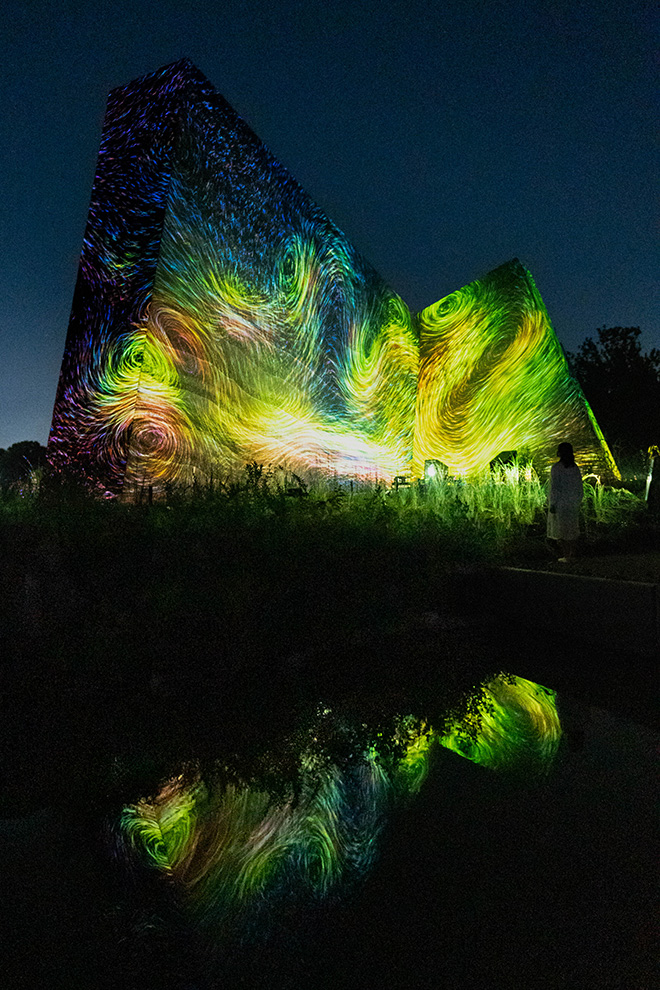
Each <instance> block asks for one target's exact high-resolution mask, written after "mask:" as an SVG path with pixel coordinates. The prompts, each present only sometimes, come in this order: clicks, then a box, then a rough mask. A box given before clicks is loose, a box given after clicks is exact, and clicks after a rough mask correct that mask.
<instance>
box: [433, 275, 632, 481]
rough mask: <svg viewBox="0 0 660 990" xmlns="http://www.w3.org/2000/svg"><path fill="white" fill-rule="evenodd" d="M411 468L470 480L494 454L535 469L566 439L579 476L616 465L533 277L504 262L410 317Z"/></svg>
mask: <svg viewBox="0 0 660 990" xmlns="http://www.w3.org/2000/svg"><path fill="white" fill-rule="evenodd" d="M417 320H418V324H419V332H420V344H419V346H420V367H419V385H418V390H417V414H416V423H415V464H416V470H417V471H418V472H420V471H421V470H422V469H423V466H424V461H425V460H427V459H436V460H439V461H441V462H442V463H443V464H445V465H447V467H448V468H449V471H450V473H452V474H456V475H469V474H474V473H476V472H478V471H480V470H482V469H483V468H486V467H488V464H489V462H490V461H491V460H493V459H494V458H495V457H496V456H497V455H498V454H500V453H502V452H503V451H511V450H518V451H520V452H523V451H524V452H526V453H528V454H530V455H531V454H535V455H537V457H539V458H540V459H541V461H542V462H543V466H544V467H548V466H549V464H550V462H551V461H553V460H554V459H555V457H556V449H557V445H558V443H560V442H561V441H562V439H564V438H566V437H570V438H571V443H572V444H573V448H574V450H575V456H576V458H577V459H578V460H579V462H580V464H581V465H582V466H583V468H584V470H586V471H596V472H597V473H599V474H601V475H604V476H607V477H611V476H613V475H614V476H615V477H619V474H618V470H617V467H616V465H615V463H614V460H613V459H612V455H611V454H610V451H609V449H608V447H607V444H606V443H605V440H604V438H603V435H602V433H601V431H600V429H599V428H598V425H597V423H596V421H595V419H594V416H593V413H592V412H591V409H590V408H589V405H588V403H587V402H586V400H585V398H584V395H583V394H582V392H581V390H580V387H579V385H578V383H577V382H576V381H575V380H574V379H573V378H571V376H570V373H569V369H568V365H567V363H566V358H565V357H564V354H563V352H562V349H561V346H560V344H559V341H558V340H557V338H556V337H555V335H554V333H553V331H552V328H551V325H550V321H549V319H548V314H547V312H546V309H545V306H544V305H543V301H542V300H541V297H540V295H539V293H538V291H537V289H536V286H535V284H534V280H533V279H532V276H531V275H530V274H529V272H528V271H526V270H525V269H524V268H523V266H522V265H521V264H520V263H519V262H518V261H517V260H514V261H511V262H509V263H508V264H506V265H502V266H501V267H500V268H496V269H495V271H492V272H490V273H489V274H488V275H486V276H485V278H483V279H480V280H479V281H477V282H472V283H471V284H470V285H467V286H465V288H463V289H459V290H458V291H457V292H454V293H452V294H451V295H450V296H447V297H446V298H444V299H441V300H440V301H439V302H437V303H435V304H434V305H433V306H429V308H428V309H425V310H424V311H423V312H422V313H420V314H419V316H418V317H417Z"/></svg>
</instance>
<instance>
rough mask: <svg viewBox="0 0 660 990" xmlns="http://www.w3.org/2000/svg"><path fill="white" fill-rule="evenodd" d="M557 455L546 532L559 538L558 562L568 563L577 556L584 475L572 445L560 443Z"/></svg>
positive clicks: (551, 472)
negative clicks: (581, 472) (559, 555)
mask: <svg viewBox="0 0 660 990" xmlns="http://www.w3.org/2000/svg"><path fill="white" fill-rule="evenodd" d="M557 457H558V458H559V460H558V461H557V463H556V464H553V465H552V468H551V470H550V488H549V491H548V528H547V533H548V538H549V539H551V540H557V541H558V543H559V546H560V548H561V552H562V556H561V557H559V563H560V564H565V563H566V562H567V561H568V560H570V559H571V558H572V557H574V556H575V550H576V546H577V540H578V537H579V535H580V522H579V520H580V504H581V502H582V496H583V494H584V492H583V487H582V475H581V474H580V469H579V467H578V466H577V464H576V463H575V457H574V456H573V447H572V446H571V444H570V443H560V444H559V447H558V448H557Z"/></svg>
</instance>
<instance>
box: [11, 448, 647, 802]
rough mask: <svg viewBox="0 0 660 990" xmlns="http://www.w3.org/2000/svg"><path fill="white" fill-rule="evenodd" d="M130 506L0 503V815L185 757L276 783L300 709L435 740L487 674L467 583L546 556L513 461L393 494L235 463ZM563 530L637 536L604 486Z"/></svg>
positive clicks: (146, 774)
mask: <svg viewBox="0 0 660 990" xmlns="http://www.w3.org/2000/svg"><path fill="white" fill-rule="evenodd" d="M135 494H136V497H135V499H134V500H133V501H132V502H130V503H129V502H122V503H120V502H99V501H95V500H92V499H90V498H88V497H86V496H85V494H84V493H83V492H81V491H80V490H78V489H75V488H69V487H66V486H61V485H59V486H57V485H54V484H53V482H52V481H50V480H49V479H43V478H42V479H39V478H33V479H31V481H30V483H29V484H28V485H26V486H24V488H23V489H22V490H15V489H14V490H10V491H5V492H4V493H3V495H2V498H1V499H0V552H1V553H2V559H3V560H4V561H6V562H7V563H6V566H5V567H4V568H3V571H2V576H1V578H0V582H1V584H0V602H1V604H0V608H1V609H2V612H1V621H0V628H1V629H2V633H3V639H4V646H5V650H4V654H5V657H6V664H5V668H4V680H3V684H2V692H3V702H4V706H3V707H4V710H5V711H6V712H8V716H7V718H6V719H5V720H4V722H3V726H2V730H1V732H2V735H3V739H2V743H3V749H4V751H5V752H7V753H9V754H10V757H9V760H8V762H7V766H6V770H5V776H6V781H5V787H4V789H3V791H2V794H0V808H3V807H4V809H5V813H9V811H8V809H11V808H15V807H19V806H21V803H22V806H24V807H28V806H35V805H36V806H38V805H39V804H43V803H49V802H58V801H60V802H61V801H65V802H67V801H74V802H76V801H79V802H81V803H83V804H89V802H90V800H91V801H92V803H93V802H97V803H101V804H103V803H104V802H105V803H107V802H112V801H115V800H116V798H117V794H118V793H119V792H121V793H122V798H123V799H130V798H131V797H132V796H136V797H139V796H141V795H143V794H145V793H149V792H150V790H151V789H153V788H154V787H155V786H156V785H157V783H158V781H159V780H160V779H162V777H163V776H164V775H166V774H167V773H169V772H171V770H172V768H174V767H175V766H176V767H178V766H180V764H181V761H182V760H186V759H188V760H191V761H198V762H199V761H201V762H202V763H206V764H208V765H211V764H213V765H214V766H215V765H217V764H218V762H219V763H221V764H222V765H223V766H224V767H225V770H226V772H227V773H228V774H231V773H234V774H236V775H238V776H240V777H242V778H243V779H260V780H262V781H263V780H264V779H265V778H270V779H269V781H268V783H269V784H272V785H273V786H275V785H276V780H277V779H281V778H283V777H287V775H288V776H291V775H292V774H295V767H294V766H293V761H294V758H293V755H292V754H293V749H292V744H291V738H292V737H293V736H295V733H296V732H297V731H298V729H299V728H300V727H303V726H305V725H306V724H308V723H309V721H310V720H311V719H313V718H314V717H315V713H316V711H317V709H318V704H319V702H320V701H322V702H323V703H324V704H328V705H329V706H331V707H332V709H333V711H336V712H338V713H343V715H341V717H343V718H344V721H346V722H351V723H354V724H356V725H359V726H362V729H361V730H360V732H361V738H360V740H353V742H352V744H351V745H353V746H357V745H358V743H359V745H360V746H362V745H370V744H376V745H381V746H382V745H384V743H383V742H382V740H383V739H388V738H392V737H393V735H394V732H393V726H394V725H395V723H396V720H397V719H398V718H400V717H401V716H402V715H404V716H405V715H408V714H409V713H410V712H414V713H415V714H416V715H417V716H418V717H419V718H420V719H426V720H427V721H429V722H431V724H433V725H434V726H436V727H440V726H441V725H442V723H443V719H446V718H449V717H450V713H453V715H454V716H455V715H456V713H458V714H459V715H460V714H461V713H464V714H466V713H469V712H470V711H471V710H472V709H473V707H474V699H475V697H478V692H479V687H480V685H481V684H482V683H483V682H484V681H485V680H487V679H489V678H490V677H491V676H492V675H493V674H495V673H497V672H498V670H499V669H500V668H499V665H498V662H497V660H496V659H494V658H493V654H492V652H490V653H489V651H488V650H487V649H484V648H483V646H479V645H478V644H476V643H475V642H474V641H472V640H471V638H470V635H469V633H468V632H467V631H466V626H468V625H469V622H473V621H474V618H475V616H476V617H477V619H478V617H479V609H480V598H479V585H478V579H477V578H475V575H476V574H478V572H479V571H481V570H483V569H484V568H487V567H489V566H490V565H493V564H498V563H503V562H511V561H514V562H520V561H521V560H525V559H527V558H526V555H527V557H529V556H532V557H533V555H534V554H537V553H547V552H546V551H545V549H544V530H545V491H544V487H543V485H542V484H541V483H540V481H539V479H538V477H537V476H536V475H535V473H534V471H533V469H532V468H531V467H530V466H528V465H524V464H520V463H514V464H512V465H502V466H500V467H498V468H496V469H495V470H494V471H492V472H490V473H488V474H487V475H484V476H483V477H482V478H481V479H478V480H477V481H471V482H467V481H464V480H460V479H450V478H440V479H438V480H437V481H434V482H433V483H432V484H431V483H427V484H426V485H423V484H416V485H411V486H401V487H399V488H398V490H388V489H386V488H384V487H383V486H381V485H378V484H363V483H360V482H359V481H357V480H354V481H353V482H350V481H344V482H340V481H338V480H336V479H333V480H330V481H327V482H325V483H324V484H319V485H317V486H314V487H309V488H308V487H307V486H306V485H305V483H304V482H303V481H302V480H301V479H299V478H296V477H295V476H292V475H287V474H286V472H283V471H278V470H269V469H264V468H262V467H260V466H259V465H250V466H248V468H247V469H246V472H245V475H244V477H243V478H241V479H239V480H236V481H232V482H230V481H225V482H217V481H216V482H215V483H214V484H212V485H208V486H205V487H201V486H193V487H191V488H189V489H187V490H174V489H172V490H169V491H167V492H166V493H165V495H164V497H163V498H162V499H160V500H158V501H154V502H153V504H150V501H149V492H148V490H147V489H145V490H142V491H138V492H137V493H135ZM584 522H585V529H586V530H587V537H588V539H589V540H591V541H592V542H594V543H595V544H598V541H601V543H603V542H604V543H607V541H610V542H612V544H613V545H615V546H617V547H620V546H621V545H622V542H625V541H628V542H629V543H630V542H631V541H632V542H634V540H635V539H641V537H640V536H639V534H640V533H641V534H643V539H646V540H648V539H649V538H650V537H649V534H651V537H653V538H654V539H657V529H653V527H652V526H650V524H649V523H648V520H647V518H646V515H645V513H644V505H643V503H642V502H641V501H640V499H639V498H638V497H637V496H635V495H632V494H631V493H630V492H628V491H626V490H625V489H604V488H600V487H599V486H594V487H590V486H588V487H587V489H586V498H585V508H584ZM456 617H459V619H460V618H461V617H462V620H463V623H464V625H463V627H461V628H459V630H458V631H452V628H453V627H452V621H453V620H454V619H455V618H456ZM459 626H460V622H459ZM378 740H380V742H378ZM345 746H346V735H345V733H344V734H341V733H338V734H337V736H336V738H330V739H328V740H327V749H328V753H329V756H330V758H333V759H336V760H341V759H345V758H347V754H346V753H345V752H344V751H343V748H345ZM342 747H343V748H342ZM294 748H295V747H294ZM349 748H350V747H349ZM267 754H270V755H267Z"/></svg>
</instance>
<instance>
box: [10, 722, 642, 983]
mask: <svg viewBox="0 0 660 990" xmlns="http://www.w3.org/2000/svg"><path fill="white" fill-rule="evenodd" d="M572 719H573V723H574V724H579V725H580V726H581V727H583V728H584V745H583V747H582V748H581V749H578V750H575V751H569V749H568V747H566V749H565V750H564V752H563V755H562V758H561V760H560V763H559V765H558V767H557V769H556V771H555V772H554V774H553V775H552V776H551V778H550V779H549V780H547V781H545V782H541V783H536V784H535V783H534V782H533V781H527V782H524V781H523V782H521V781H518V782H515V781H512V780H507V779H506V778H503V777H501V776H498V775H496V774H495V773H493V772H492V771H488V770H485V769H483V768H480V767H478V766H474V765H473V764H470V763H468V762H467V761H465V760H462V759H461V758H460V757H458V756H456V755H455V754H453V753H449V752H447V751H444V750H441V751H439V752H438V753H437V754H436V758H435V763H434V767H433V769H432V772H431V775H430V777H429V779H428V780H427V782H426V784H425V786H424V788H423V789H422V792H421V794H420V795H419V796H418V797H417V798H416V799H414V801H413V803H412V804H411V805H410V806H409V807H408V808H407V809H406V810H404V811H402V812H400V813H399V814H398V815H397V817H396V819H395V820H393V822H392V824H391V827H390V829H389V832H388V833H387V836H386V841H385V844H384V851H383V855H382V857H381V860H380V862H379V864H378V866H377V867H376V869H375V870H374V871H373V873H372V874H371V876H370V877H369V879H368V881H367V883H366V884H365V885H364V887H363V888H362V890H361V891H360V892H359V893H358V894H357V895H355V896H354V897H353V898H352V900H351V901H350V902H349V903H346V904H343V905H340V906H338V907H335V908H333V909H332V910H328V911H327V912H326V913H324V914H320V915H317V916H314V917H313V918H311V917H310V918H309V919H308V926H307V927H306V928H305V927H304V926H305V924H306V923H305V922H304V921H303V922H302V923H301V922H300V920H298V922H296V927H295V931H291V932H290V933H289V934H288V936H284V937H283V939H281V940H280V941H278V942H276V943H275V944H272V945H270V946H269V947H266V948H263V947H262V948H256V949H253V950H251V951H245V952H243V953H242V954H241V953H238V954H234V955H233V957H232V958H231V959H230V960H229V962H227V963H226V964H223V963H221V964H220V966H219V969H218V971H217V973H216V975H215V976H214V977H210V976H209V975H208V973H206V972H205V966H204V963H203V960H204V950H203V949H202V947H201V946H200V945H199V944H197V943H196V942H195V935H194V933H192V932H189V933H188V934H182V928H181V925H180V924H179V923H178V919H176V918H173V917H172V918H169V919H168V916H167V912H168V906H167V905H168V899H167V897H165V896H163V891H162V890H160V889H157V887H158V885H154V887H153V889H149V890H146V891H145V890H143V891H142V892H137V893H136V894H135V897H134V899H133V903H132V904H131V900H130V899H128V900H127V899H126V897H125V894H124V893H123V892H122V891H121V890H120V888H119V880H118V877H117V875H116V871H115V868H114V867H113V865H112V863H111V862H110V860H109V858H108V855H107V851H106V850H105V848H104V847H103V845H102V843H101V841H100V837H99V835H98V832H95V828H94V823H93V820H92V819H91V818H90V819H89V820H87V821H85V820H84V819H81V818H78V819H77V820H72V819H70V818H67V816H66V815H65V814H63V813H62V811H59V812H57V813H56V812H54V811H52V810H49V809H44V810H43V811H42V812H39V813H36V814H34V815H32V816H31V817H29V818H24V819H22V820H13V821H5V822H4V823H3V825H2V828H1V834H2V841H3V847H4V853H5V855H4V861H5V880H6V881H8V884H7V887H6V889H5V893H4V895H3V899H2V904H3V912H4V933H3V939H2V941H3V946H4V948H3V969H4V976H3V980H2V985H3V986H4V987H7V988H8V990H9V988H13V987H26V988H27V987H30V988H35V987H44V988H51V987H52V988H59V987H62V988H64V987H66V988H68V990H74V988H90V990H91V988H97V987H98V988H116V990H123V988H127V990H128V988H132V987H136V988H137V987H141V988H151V987H154V988H155V987H159V988H172V990H174V988H176V990H184V988H188V990H193V988H199V990H206V988H209V987H255V988H266V987H268V988H284V987H287V988H294V987H302V986H305V987H309V988H317V987H318V988H324V987H333V988H347V990H348V988H356V990H358V988H374V990H376V988H382V987H387V988H398V987H401V988H403V987H409V986H415V987H420V988H427V987H428V988H441V987H445V986H446V987H450V986H451V987H457V988H459V987H460V988H463V987H464V988H472V987H475V988H477V987H479V988H500V987H501V988H503V990H508V988H532V987H533V988H544V990H545V988H558V990H559V988H564V987H581V988H594V990H596V988H597V990H606V988H626V990H633V988H634V990H646V988H650V987H652V986H653V985H654V983H653V978H652V975H651V974H652V960H653V935H652V933H653V930H654V929H653V922H652V898H653V890H654V889H655V884H654V876H655V869H654V858H653V855H652V849H653V846H652V831H653V828H652V819H653V810H652V806H653V803H654V801H653V788H652V786H650V781H651V780H652V777H651V771H652V765H653V760H654V752H653V751H654V746H655V744H656V742H657V739H656V737H655V735H654V733H653V732H652V731H651V730H650V729H648V728H645V727H643V726H640V725H637V724H634V723H632V722H630V721H627V720H625V719H623V718H620V717H616V716H613V715H611V714H609V713H607V712H606V711H603V710H601V709H598V708H593V707H592V708H587V707H580V706H578V707H577V708H574V709H573V712H572ZM577 738H578V740H579V737H577ZM141 898H152V899H154V900H153V901H152V903H151V905H150V907H151V908H152V909H153V905H154V903H157V902H158V900H159V899H162V913H161V921H162V923H161V924H159V926H157V927H154V928H153V930H151V931H149V930H144V929H141V928H140V920H139V919H140V900H141ZM120 905H121V910H123V911H124V912H125V911H127V910H129V911H130V910H131V909H132V910H134V924H133V926H132V929H131V926H130V925H126V923H125V922H126V919H125V918H124V919H122V920H119V919H118V918H117V912H118V911H119V909H120ZM168 926H169V928H168ZM285 927H286V926H285ZM129 931H130V934H128V935H127V932H129ZM168 931H169V934H168ZM118 933H122V934H121V936H120V937H118ZM10 974H11V975H10Z"/></svg>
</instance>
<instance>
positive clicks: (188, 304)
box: [49, 60, 615, 495]
mask: <svg viewBox="0 0 660 990" xmlns="http://www.w3.org/2000/svg"><path fill="white" fill-rule="evenodd" d="M565 438H570V439H571V440H572V442H573V445H574V447H575V449H576V453H577V454H578V457H581V459H582V462H585V466H587V467H588V469H589V470H597V471H598V473H600V474H611V473H613V471H614V470H615V468H614V466H613V462H612V461H611V458H610V457H609V452H608V451H607V448H606V446H605V444H604V441H603V438H602V435H601V434H600V432H599V431H598V428H597V426H596V425H595V422H594V421H593V417H592V416H591V414H590V411H589V409H588V406H587V404H586V402H585V400H584V397H583V396H582V395H581V393H580V391H579V388H578V387H577V385H576V383H575V382H574V381H572V379H571V378H570V375H569V374H568V369H567V367H566V363H565V361H564V359H563V356H562V353H561V349H560V347H559V344H558V343H557V341H556V338H555V337H554V334H553V333H552V330H551V328H550V325H549V322H548V319H547V315H546V313H545V309H544V307H543V304H542V302H541V300H540V297H539V295H538V293H537V292H536V289H535V287H534V284H533V282H532V280H531V277H530V276H529V275H528V273H527V272H525V271H524V269H523V268H522V267H521V266H520V265H518V264H517V263H512V264H510V265H508V266H504V267H503V268H501V269H497V270H496V271H495V272H492V273H491V274H490V275H488V276H486V278H484V279H482V280H481V281H479V282H474V283H472V284H471V285H469V286H467V287H466V288H465V289H462V290H460V291H459V292H456V293H454V294H453V295H451V296H448V297H447V298H446V299H443V300H441V301H440V302H439V303H436V304H435V305H434V306H431V307H429V309H427V310H424V312H423V313H421V314H420V316H419V318H418V319H417V321H415V320H413V318H412V317H411V314H410V311H409V309H408V307H407V306H406V304H405V303H404V302H403V300H402V299H401V298H400V297H399V296H397V295H396V293H394V292H393V291H392V290H391V289H390V288H389V287H388V286H387V285H386V284H385V283H384V282H383V280H382V279H381V278H380V277H379V276H378V274H377V273H376V272H375V271H374V270H373V269H372V268H371V267H370V266H369V265H368V264H367V262H365V261H364V260H363V259H362V258H361V257H360V256H359V255H358V254H357V252H356V251H355V250H354V248H353V247H352V246H351V245H350V243H349V242H348V240H347V238H346V237H345V236H344V235H343V234H342V233H341V232H340V231H339V230H338V229H337V228H336V227H335V226H334V224H333V223H332V222H331V221H330V220H329V219H328V218H327V217H326V216H325V215H324V214H323V213H322V212H321V210H319V208H318V207H317V206H316V205H315V204H314V203H313V202H312V201H311V200H310V199H309V197H308V196H307V195H306V194H305V193H304V192H303V190H302V189H301V188H300V186H299V185H298V184H297V183H296V182H295V180H294V179H293V178H292V176H291V175H290V174H289V173H288V172H287V171H286V169H284V168H283V167H282V165H280V164H279V162H277V161H276V160H275V159H274V158H273V156H272V155H270V153H269V152H268V151H267V149H266V148H265V147H264V146H263V144H262V143H261V142H260V141H259V139H258V138H257V137H256V136H255V135H254V134H253V133H252V131H250V129H249V128H248V127H247V125H246V124H245V123H244V121H242V120H241V119H240V118H239V117H238V116H237V114H236V113H235V112H234V110H232V108H231V107H230V106H229V105H228V104H227V103H226V102H225V100H223V98H222V97H221V96H220V95H219V94H217V93H216V92H215V90H214V89H213V87H212V86H211V85H210V84H209V83H208V81H207V80H206V79H205V78H204V77H203V76H202V75H201V73H199V72H198V70H197V69H195V67H194V66H192V65H191V64H190V63H189V62H187V61H186V60H182V61H181V62H177V63H175V64H174V65H171V66H167V67H165V68H164V69H161V70H159V71H158V72H155V73H153V74H151V75H149V76H145V77H144V78H142V79H139V80H137V81H135V82H134V83H131V84H130V85H128V86H125V87H122V88H120V89H117V90H114V91H113V92H112V93H111V94H110V97H109V100H108V109H107V114H106V120H105V126H104V130H103V137H102V142H101V149H100V153H99V162H98V169H97V175H96V180H95V182H94V188H93V191H92V202H91V206H90V212H89V219H88V223H87V229H86V232H85V239H84V244H83V250H82V254H81V260H80V269H79V274H78V283H77V286H76V293H75V297H74V303H73V309H72V314H71V320H70V324H69V333H68V336H67V343H66V347H65V354H64V360H63V365H62V372H61V376H60V383H59V388H58V393H57V398H56V402H55V410H54V414H53V425H52V430H51V436H50V441H49V457H50V461H51V464H52V466H53V467H54V468H55V470H56V471H63V472H64V471H67V470H73V471H75V472H76V473H77V474H78V475H82V476H83V477H84V478H85V479H86V481H87V483H88V484H89V486H90V487H92V488H93V489H94V490H96V491H97V492H99V493H102V494H107V495H120V494H122V492H124V493H127V494H129V495H130V493H131V492H132V491H134V486H135V485H139V484H149V485H151V486H154V487H155V488H156V489H158V488H159V487H161V486H164V485H165V484H172V483H182V484H188V483H190V481H191V480H192V478H193V477H196V478H197V479H203V478H204V477H205V476H210V475H211V474H213V476H214V477H218V476H219V475H221V474H224V475H231V474H232V473H234V472H236V471H240V470H241V469H242V468H243V466H244V465H245V464H246V463H249V462H252V461H257V462H259V463H263V464H273V465H276V466H280V467H284V468H289V469H291V470H293V471H295V472H296V473H298V474H302V475H308V476H314V475H315V474H316V475H318V474H321V475H323V474H328V473H331V474H334V475H340V476H345V475H350V476H352V477H360V476H363V477H368V478H372V479H376V478H379V479H383V480H390V479H391V478H392V477H393V476H395V475H397V474H410V473H415V474H417V475H421V474H422V472H423V469H424V461H425V460H427V459H435V460H440V461H442V462H443V463H444V464H446V465H447V466H448V467H449V468H450V470H451V471H452V472H453V473H457V474H465V473H470V472H474V471H478V470H480V469H481V468H482V467H484V466H485V465H487V464H488V462H489V460H490V459H492V458H493V457H494V456H495V455H497V454H498V453H500V452H502V451H504V450H511V449H513V448H515V449H521V448H525V449H527V450H529V451H530V452H536V451H541V452H542V453H543V455H544V456H546V455H547V453H548V451H551V450H552V448H553V447H556V443H557V440H558V439H565ZM413 447H414V460H413ZM553 452H554V451H553ZM608 458H609V459H608ZM546 459H547V456H546Z"/></svg>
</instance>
